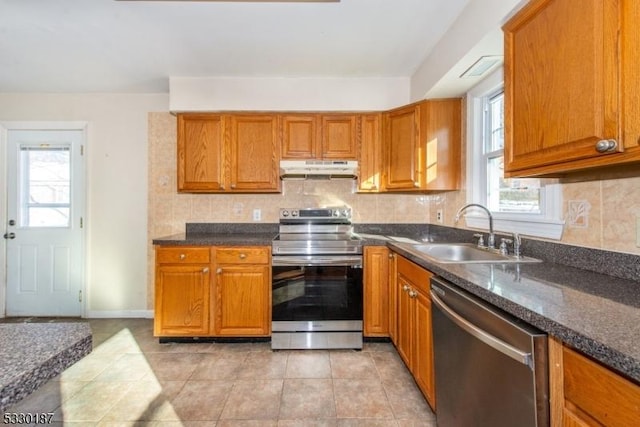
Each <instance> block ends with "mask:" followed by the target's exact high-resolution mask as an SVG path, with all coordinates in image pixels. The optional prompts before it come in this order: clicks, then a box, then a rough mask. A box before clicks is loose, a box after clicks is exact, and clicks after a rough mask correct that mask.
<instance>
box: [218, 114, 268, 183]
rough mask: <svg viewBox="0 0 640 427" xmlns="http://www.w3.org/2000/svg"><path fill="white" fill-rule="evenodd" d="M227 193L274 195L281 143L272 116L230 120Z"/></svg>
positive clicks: (239, 117) (233, 116) (252, 116)
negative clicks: (266, 193)
mask: <svg viewBox="0 0 640 427" xmlns="http://www.w3.org/2000/svg"><path fill="white" fill-rule="evenodd" d="M229 125H230V130H229V148H230V156H231V171H230V177H231V178H230V185H229V187H230V190H231V191H239V192H249V191H251V192H277V191H279V190H280V179H279V178H278V171H279V166H280V165H279V162H280V143H279V137H278V118H277V116H275V115H232V116H230V117H229Z"/></svg>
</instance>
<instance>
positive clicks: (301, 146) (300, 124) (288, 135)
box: [281, 114, 320, 159]
mask: <svg viewBox="0 0 640 427" xmlns="http://www.w3.org/2000/svg"><path fill="white" fill-rule="evenodd" d="M281 129H282V158H283V159H313V158H316V157H319V155H320V151H319V148H320V146H319V145H318V143H317V141H318V117H317V116H316V115H313V114H309V115H302V114H288V115H284V116H282V117H281Z"/></svg>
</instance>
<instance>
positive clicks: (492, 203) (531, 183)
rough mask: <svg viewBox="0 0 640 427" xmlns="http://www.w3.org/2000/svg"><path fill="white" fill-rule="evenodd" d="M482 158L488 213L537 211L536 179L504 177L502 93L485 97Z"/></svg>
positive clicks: (538, 189)
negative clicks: (484, 168) (484, 170)
mask: <svg viewBox="0 0 640 427" xmlns="http://www.w3.org/2000/svg"><path fill="white" fill-rule="evenodd" d="M485 103H486V105H485V108H484V111H485V114H486V117H485V120H484V122H485V132H484V144H483V145H484V150H485V151H484V158H485V167H486V177H487V207H488V208H489V210H491V211H492V212H505V213H527V214H540V213H541V207H542V192H541V191H540V180H539V179H531V178H513V179H508V178H504V93H503V92H502V91H500V92H498V93H495V94H493V95H490V96H487V97H486V99H485Z"/></svg>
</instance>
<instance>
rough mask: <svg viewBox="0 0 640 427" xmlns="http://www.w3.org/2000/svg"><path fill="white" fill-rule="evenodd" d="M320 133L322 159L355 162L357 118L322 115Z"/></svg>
mask: <svg viewBox="0 0 640 427" xmlns="http://www.w3.org/2000/svg"><path fill="white" fill-rule="evenodd" d="M321 133H322V140H321V141H322V158H323V159H339V160H356V159H357V158H358V142H359V141H358V116H356V115H352V114H348V115H346V114H334V115H323V116H322V127H321Z"/></svg>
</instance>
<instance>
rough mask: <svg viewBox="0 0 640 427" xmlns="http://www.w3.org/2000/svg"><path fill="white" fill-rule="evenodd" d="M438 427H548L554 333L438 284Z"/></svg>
mask: <svg viewBox="0 0 640 427" xmlns="http://www.w3.org/2000/svg"><path fill="white" fill-rule="evenodd" d="M431 305H432V312H431V313H432V314H431V316H432V324H433V347H434V363H435V388H436V420H437V425H438V427H474V426H477V427H487V426H491V427H507V426H513V427H516V426H517V427H542V426H549V424H550V421H549V384H548V356H547V335H546V334H545V333H543V332H541V331H539V330H538V329H536V328H534V327H533V326H531V325H528V324H526V323H524V322H522V321H520V320H518V319H516V318H515V317H513V316H511V315H509V314H508V313H505V312H503V311H501V310H499V309H498V308H496V307H492V306H491V305H489V304H487V303H486V302H484V301H482V300H480V299H479V298H477V297H475V296H473V295H471V294H469V293H467V292H466V291H463V290H461V289H459V288H457V287H455V285H452V284H449V283H447V282H445V281H444V280H443V279H440V278H435V277H434V278H432V279H431Z"/></svg>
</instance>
